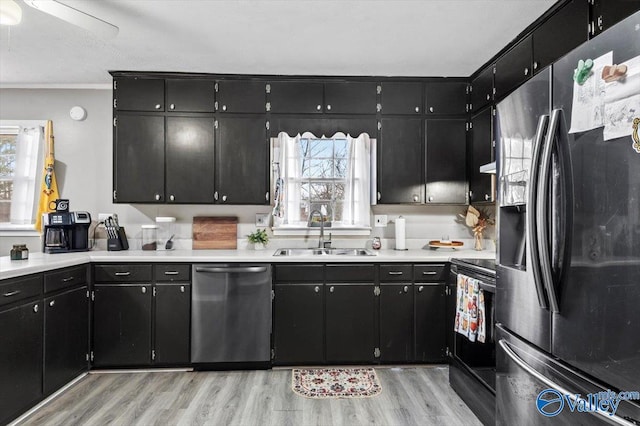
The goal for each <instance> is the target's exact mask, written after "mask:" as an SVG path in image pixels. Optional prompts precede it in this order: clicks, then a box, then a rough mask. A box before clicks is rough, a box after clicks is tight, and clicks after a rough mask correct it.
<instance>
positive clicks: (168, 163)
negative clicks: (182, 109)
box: [165, 116, 235, 204]
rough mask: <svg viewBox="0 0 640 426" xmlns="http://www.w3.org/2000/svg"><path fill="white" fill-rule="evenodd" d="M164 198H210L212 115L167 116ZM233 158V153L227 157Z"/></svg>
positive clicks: (205, 200)
mask: <svg viewBox="0 0 640 426" xmlns="http://www.w3.org/2000/svg"><path fill="white" fill-rule="evenodd" d="M166 120H167V138H166V151H165V152H166V157H165V169H166V191H165V192H166V200H165V201H166V202H168V203H183V204H184V203H194V204H195V203H213V202H214V191H215V189H214V171H215V169H216V167H215V166H214V148H215V144H214V119H213V117H187V116H180V117H167V119H166ZM230 158H235V157H230Z"/></svg>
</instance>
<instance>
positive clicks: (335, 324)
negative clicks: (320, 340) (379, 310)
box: [325, 284, 375, 363]
mask: <svg viewBox="0 0 640 426" xmlns="http://www.w3.org/2000/svg"><path fill="white" fill-rule="evenodd" d="M373 289H374V286H373V284H327V285H326V286H325V297H326V300H325V309H326V354H327V362H329V363H332V362H372V361H373V360H374V353H373V351H374V348H375V336H374V333H375V329H374V325H375V324H374V298H375V296H374V294H373Z"/></svg>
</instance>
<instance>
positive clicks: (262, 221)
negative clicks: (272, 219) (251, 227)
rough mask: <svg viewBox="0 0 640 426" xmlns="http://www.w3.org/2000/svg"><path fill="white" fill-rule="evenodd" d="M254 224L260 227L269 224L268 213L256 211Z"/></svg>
mask: <svg viewBox="0 0 640 426" xmlns="http://www.w3.org/2000/svg"><path fill="white" fill-rule="evenodd" d="M256 226H258V227H262V228H266V227H267V226H269V213H256Z"/></svg>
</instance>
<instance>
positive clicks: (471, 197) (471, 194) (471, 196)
mask: <svg viewBox="0 0 640 426" xmlns="http://www.w3.org/2000/svg"><path fill="white" fill-rule="evenodd" d="M469 199H470V200H473V191H472V190H469Z"/></svg>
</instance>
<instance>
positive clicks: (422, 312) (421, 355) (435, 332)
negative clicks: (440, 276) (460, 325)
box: [413, 282, 446, 362]
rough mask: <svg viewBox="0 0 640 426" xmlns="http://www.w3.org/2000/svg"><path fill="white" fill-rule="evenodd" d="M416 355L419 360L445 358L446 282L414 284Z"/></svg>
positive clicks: (430, 360)
mask: <svg viewBox="0 0 640 426" xmlns="http://www.w3.org/2000/svg"><path fill="white" fill-rule="evenodd" d="M413 287H414V294H415V333H416V356H415V359H416V361H418V362H434V361H442V360H444V359H445V352H446V330H445V323H446V312H445V306H446V304H445V303H446V300H445V297H446V295H445V287H446V285H445V284H444V283H419V282H416V283H415V284H414V286H413Z"/></svg>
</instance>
